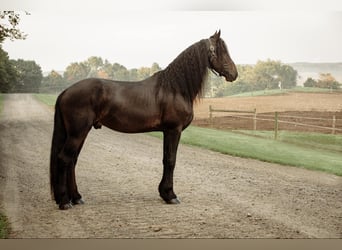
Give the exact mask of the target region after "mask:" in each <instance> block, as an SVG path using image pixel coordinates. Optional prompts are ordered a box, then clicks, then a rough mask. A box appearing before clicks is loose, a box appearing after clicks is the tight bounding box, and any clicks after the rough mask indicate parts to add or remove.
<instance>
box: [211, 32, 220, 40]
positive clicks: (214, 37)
mask: <svg viewBox="0 0 342 250" xmlns="http://www.w3.org/2000/svg"><path fill="white" fill-rule="evenodd" d="M220 36H221V30H219V32H218V33H217V31H215V34H214V35H212V36H211V37H210V38H212V39H213V40H215V41H217V40H218V39H219V38H220Z"/></svg>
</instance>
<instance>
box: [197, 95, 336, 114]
mask: <svg viewBox="0 0 342 250" xmlns="http://www.w3.org/2000/svg"><path fill="white" fill-rule="evenodd" d="M209 105H212V106H213V108H216V109H233V110H254V109H255V108H256V110H257V113H268V112H275V111H278V112H285V111H319V112H325V111H330V112H341V111H342V93H296V92H290V93H284V94H283V95H275V96H257V97H228V98H212V99H211V98H207V99H202V100H200V101H199V102H197V105H195V118H196V119H202V118H208V117H209ZM225 115H226V114H225V113H217V114H215V116H225Z"/></svg>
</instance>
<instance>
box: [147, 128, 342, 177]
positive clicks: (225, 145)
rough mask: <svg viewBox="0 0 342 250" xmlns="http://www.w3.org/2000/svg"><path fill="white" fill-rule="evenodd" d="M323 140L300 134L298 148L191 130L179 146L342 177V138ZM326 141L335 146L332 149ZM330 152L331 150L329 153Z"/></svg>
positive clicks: (259, 138) (248, 137) (228, 134)
mask: <svg viewBox="0 0 342 250" xmlns="http://www.w3.org/2000/svg"><path fill="white" fill-rule="evenodd" d="M151 134H152V135H153V136H156V137H159V138H161V137H162V134H161V133H157V132H154V133H151ZM322 136H323V137H324V139H325V140H323V141H322V142H320V141H318V142H317V141H316V140H317V138H318V137H319V136H318V137H315V135H312V134H309V135H307V136H306V135H305V134H304V133H303V134H302V135H301V138H298V139H293V140H295V141H296V142H298V141H301V140H303V137H307V139H308V142H307V144H300V143H293V142H288V141H286V140H284V141H282V140H277V141H275V140H272V139H268V138H262V137H256V136H250V135H246V134H241V133H236V132H229V131H221V130H215V129H207V128H200V127H195V126H190V127H189V128H187V129H186V130H185V131H184V132H183V134H182V138H181V143H184V144H189V145H193V146H197V147H202V148H206V149H210V150H213V151H217V152H220V153H223V154H229V155H233V156H238V157H244V158H252V159H257V160H261V161H265V162H271V163H278V164H282V165H289V166H296V167H302V168H306V169H311V170H318V171H324V172H328V173H332V174H335V175H339V176H342V155H341V152H340V150H341V149H340V145H341V144H340V143H341V141H342V136H336V135H335V136H331V137H336V139H334V138H328V137H329V135H322ZM285 137H286V136H285ZM287 137H288V138H292V137H296V135H294V136H292V135H291V134H290V133H288V136H287ZM329 141H330V142H331V141H334V142H333V143H332V145H331V144H330V143H329ZM313 145H314V146H313ZM332 148H333V149H334V150H331V149H332Z"/></svg>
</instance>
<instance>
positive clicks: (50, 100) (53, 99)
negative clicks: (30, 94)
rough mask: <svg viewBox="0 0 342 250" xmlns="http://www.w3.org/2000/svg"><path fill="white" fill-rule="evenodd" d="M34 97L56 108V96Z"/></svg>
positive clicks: (43, 95)
mask: <svg viewBox="0 0 342 250" xmlns="http://www.w3.org/2000/svg"><path fill="white" fill-rule="evenodd" d="M34 97H35V98H37V99H38V100H39V101H41V102H43V103H45V104H46V105H48V106H54V105H55V103H56V99H57V95H54V94H34Z"/></svg>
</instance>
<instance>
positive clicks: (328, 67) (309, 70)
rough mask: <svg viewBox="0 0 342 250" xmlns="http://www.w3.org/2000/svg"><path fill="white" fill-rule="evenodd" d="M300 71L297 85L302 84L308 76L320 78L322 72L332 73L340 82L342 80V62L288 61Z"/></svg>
mask: <svg viewBox="0 0 342 250" xmlns="http://www.w3.org/2000/svg"><path fill="white" fill-rule="evenodd" d="M288 64H289V65H291V66H292V67H293V68H294V69H295V70H297V72H298V76H299V79H298V81H297V85H299V86H301V85H303V83H304V82H305V81H306V79H307V78H308V77H311V78H313V79H318V77H319V74H320V73H330V74H331V75H332V76H333V77H335V79H336V80H337V81H338V82H342V63H308V62H297V63H288Z"/></svg>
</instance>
